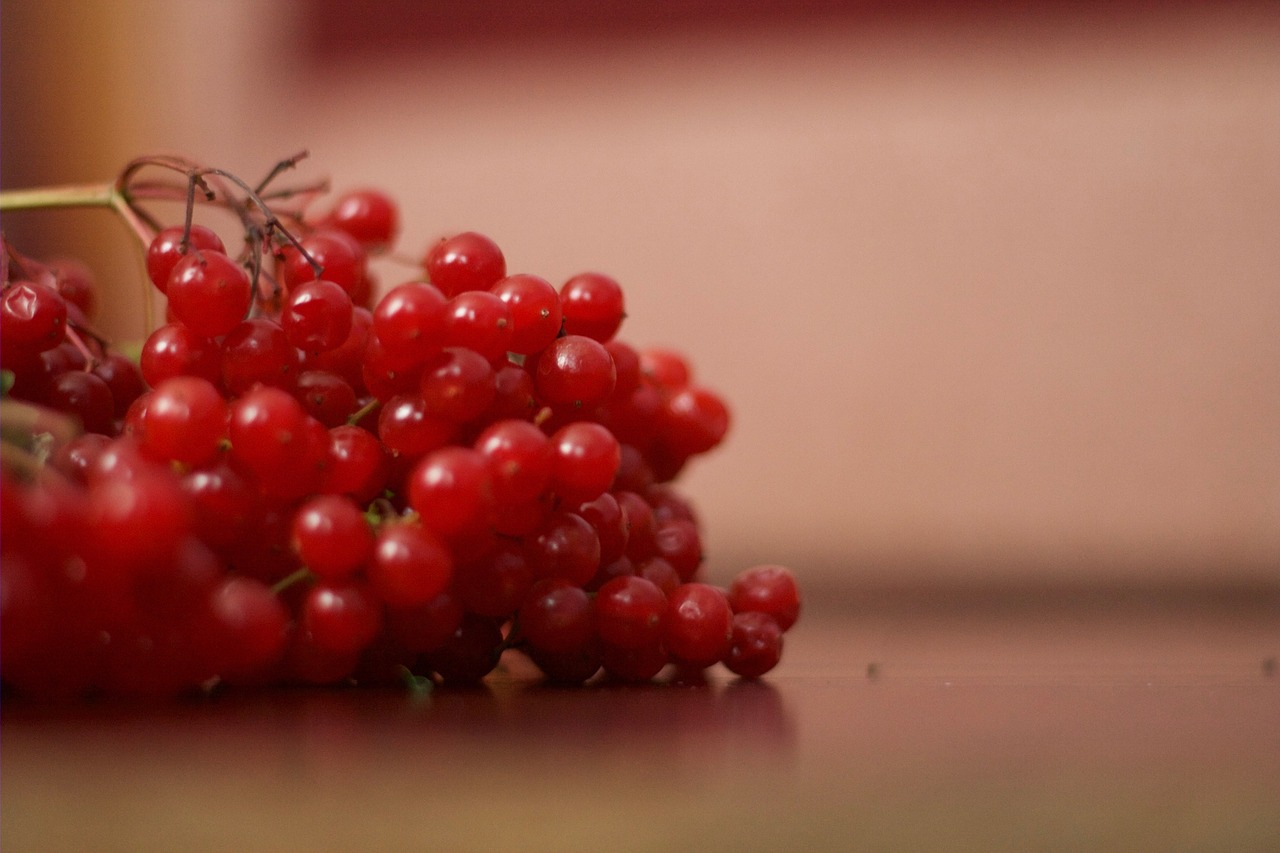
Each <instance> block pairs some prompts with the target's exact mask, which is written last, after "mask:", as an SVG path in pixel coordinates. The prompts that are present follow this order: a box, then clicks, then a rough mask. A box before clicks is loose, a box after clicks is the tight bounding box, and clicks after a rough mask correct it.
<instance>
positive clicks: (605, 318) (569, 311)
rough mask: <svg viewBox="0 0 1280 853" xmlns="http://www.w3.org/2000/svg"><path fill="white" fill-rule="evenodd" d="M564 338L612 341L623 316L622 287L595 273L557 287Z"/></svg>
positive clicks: (586, 273) (609, 278)
mask: <svg viewBox="0 0 1280 853" xmlns="http://www.w3.org/2000/svg"><path fill="white" fill-rule="evenodd" d="M560 304H561V308H562V310H563V312H564V331H565V334H567V335H585V336H586V337H588V338H592V339H594V340H597V341H600V342H601V343H604V342H605V341H608V340H610V339H612V338H613V336H614V335H615V334H617V332H618V327H619V326H621V325H622V319H623V317H624V316H625V315H626V310H625V308H624V306H623V298H622V287H621V286H620V285H619V284H618V282H617V280H615V279H613V278H611V277H609V276H607V275H605V274H603V273H598V272H584V273H579V274H578V275H575V276H574V277H573V278H571V279H569V280H568V281H566V282H565V283H564V284H563V285H562V286H561V287H560Z"/></svg>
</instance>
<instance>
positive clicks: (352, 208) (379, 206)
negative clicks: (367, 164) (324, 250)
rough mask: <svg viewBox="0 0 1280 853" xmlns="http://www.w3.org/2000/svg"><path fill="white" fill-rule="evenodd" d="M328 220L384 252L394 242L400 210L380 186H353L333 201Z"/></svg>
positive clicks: (371, 248)
mask: <svg viewBox="0 0 1280 853" xmlns="http://www.w3.org/2000/svg"><path fill="white" fill-rule="evenodd" d="M328 222H329V224H331V225H332V226H333V227H335V228H340V229H341V230H343V231H345V232H347V233H348V234H350V235H351V236H352V237H354V238H356V240H357V241H359V242H360V244H361V245H362V246H364V247H365V248H366V249H367V250H369V251H370V252H381V251H385V250H386V249H389V248H390V247H391V244H392V243H394V242H395V239H396V235H397V234H398V233H399V231H400V212H399V209H398V208H397V206H396V203H395V202H394V201H393V200H392V199H391V197H390V196H389V195H387V194H386V193H384V192H381V191H380V190H373V189H361V190H351V191H349V192H346V193H343V194H342V195H341V196H339V197H338V199H337V200H336V201H335V202H334V204H333V210H332V212H331V213H330V214H329V217H328Z"/></svg>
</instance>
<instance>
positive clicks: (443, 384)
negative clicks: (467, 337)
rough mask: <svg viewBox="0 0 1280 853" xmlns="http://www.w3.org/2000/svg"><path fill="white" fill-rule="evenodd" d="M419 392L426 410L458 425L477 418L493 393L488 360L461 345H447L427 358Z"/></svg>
mask: <svg viewBox="0 0 1280 853" xmlns="http://www.w3.org/2000/svg"><path fill="white" fill-rule="evenodd" d="M419 391H420V392H421V394H422V399H423V401H424V402H425V403H426V406H427V411H429V412H431V413H433V414H436V415H439V416H440V417H443V418H445V419H446V420H449V421H453V422H454V423H458V424H464V423H467V422H469V421H474V420H476V419H477V418H479V417H480V415H482V414H484V413H485V412H486V411H488V409H489V407H490V406H492V405H493V400H494V397H495V396H496V395H497V389H496V387H495V386H494V376H493V367H492V366H491V365H490V363H489V360H488V359H486V358H485V357H484V356H482V355H480V354H479V353H478V352H475V351H474V350H470V349H466V348H465V347H447V348H445V350H444V351H443V352H441V353H440V354H439V355H438V356H435V357H434V358H432V359H431V360H430V361H428V362H427V364H426V365H425V366H424V367H423V371H422V377H421V380H420V382H419Z"/></svg>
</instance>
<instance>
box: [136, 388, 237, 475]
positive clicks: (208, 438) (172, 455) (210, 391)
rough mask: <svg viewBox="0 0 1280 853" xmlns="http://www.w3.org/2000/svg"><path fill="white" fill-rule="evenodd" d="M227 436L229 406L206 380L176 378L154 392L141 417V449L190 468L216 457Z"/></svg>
mask: <svg viewBox="0 0 1280 853" xmlns="http://www.w3.org/2000/svg"><path fill="white" fill-rule="evenodd" d="M226 436H227V404H226V402H225V401H224V400H223V399H222V395H221V394H219V393H218V389H217V388H215V387H214V386H213V384H212V383H210V382H209V381H208V380H207V379H201V378H199V377H197V376H175V377H173V378H171V379H166V380H164V381H163V382H161V383H160V384H159V385H157V386H156V387H155V389H154V390H153V391H152V392H151V397H150V400H149V401H148V403H147V408H146V411H145V412H143V414H142V438H141V444H142V447H143V448H144V449H145V450H147V452H149V453H151V454H152V455H154V456H155V457H156V458H158V459H162V460H166V461H167V460H173V461H175V462H181V463H182V464H184V465H188V466H197V465H202V464H204V463H205V462H208V461H210V460H212V459H213V458H214V457H215V456H217V454H218V451H219V450H220V449H221V445H222V441H223V439H225V438H226Z"/></svg>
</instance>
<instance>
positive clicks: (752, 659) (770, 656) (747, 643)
mask: <svg viewBox="0 0 1280 853" xmlns="http://www.w3.org/2000/svg"><path fill="white" fill-rule="evenodd" d="M781 659H782V629H781V628H779V627H778V623H777V622H775V621H773V617H772V616H770V615H768V614H767V613H758V612H755V611H747V612H745V613H735V614H734V616H733V639H732V642H731V643H730V644H729V652H728V654H726V655H725V657H724V665H725V666H726V667H728V669H729V671H730V672H732V673H734V674H735V675H740V676H742V677H743V678H759V677H760V676H762V675H764V674H765V673H766V672H768V671H769V670H771V669H773V668H774V667H775V666H777V665H778V661H779V660H781Z"/></svg>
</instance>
